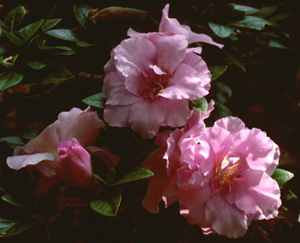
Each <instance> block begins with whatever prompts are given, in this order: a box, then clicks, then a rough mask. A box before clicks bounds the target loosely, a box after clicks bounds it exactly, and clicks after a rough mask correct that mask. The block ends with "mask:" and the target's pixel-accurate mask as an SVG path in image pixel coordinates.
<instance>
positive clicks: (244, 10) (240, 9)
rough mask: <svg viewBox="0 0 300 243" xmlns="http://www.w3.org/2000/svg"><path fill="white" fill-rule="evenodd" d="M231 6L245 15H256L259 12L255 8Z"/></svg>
mask: <svg viewBox="0 0 300 243" xmlns="http://www.w3.org/2000/svg"><path fill="white" fill-rule="evenodd" d="M233 6H234V9H235V10H238V11H243V12H245V13H246V14H253V13H257V12H258V11H259V10H258V9H257V8H252V7H248V6H245V5H239V4H233Z"/></svg>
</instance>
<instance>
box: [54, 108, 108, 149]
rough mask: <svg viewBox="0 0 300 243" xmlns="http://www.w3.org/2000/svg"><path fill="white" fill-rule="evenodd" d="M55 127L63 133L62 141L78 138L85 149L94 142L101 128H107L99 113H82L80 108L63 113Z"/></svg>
mask: <svg viewBox="0 0 300 243" xmlns="http://www.w3.org/2000/svg"><path fill="white" fill-rule="evenodd" d="M55 125H56V127H57V129H59V130H60V132H61V140H70V139H72V138H76V139H77V140H78V141H79V143H80V144H81V145H82V146H83V147H86V146H88V145H90V144H91V143H92V142H94V141H95V139H96V138H97V137H98V135H99V133H100V128H104V127H105V125H104V123H103V121H102V120H100V119H99V116H98V114H97V112H92V111H87V110H86V111H82V110H80V109H78V108H73V109H71V110H70V111H69V112H61V113H60V114H59V116H58V120H57V121H56V122H55Z"/></svg>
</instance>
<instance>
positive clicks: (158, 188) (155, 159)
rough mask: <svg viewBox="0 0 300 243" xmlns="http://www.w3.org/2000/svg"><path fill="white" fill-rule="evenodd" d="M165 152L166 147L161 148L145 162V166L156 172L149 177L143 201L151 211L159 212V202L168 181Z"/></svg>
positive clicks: (144, 205)
mask: <svg viewBox="0 0 300 243" xmlns="http://www.w3.org/2000/svg"><path fill="white" fill-rule="evenodd" d="M163 153H164V148H161V149H160V150H158V151H157V152H156V153H155V154H153V155H152V156H151V157H150V158H149V159H148V160H147V161H146V162H145V163H144V164H143V167H145V168H147V169H149V170H151V171H152V172H153V173H154V176H152V177H150V178H148V180H149V185H148V188H147V194H146V196H145V198H144V199H143V201H142V205H143V207H144V208H145V209H146V210H147V211H148V212H150V213H158V212H159V203H160V201H161V200H162V196H163V190H164V186H165V184H166V181H167V173H166V161H165V160H164V159H163Z"/></svg>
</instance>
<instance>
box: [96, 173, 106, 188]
mask: <svg viewBox="0 0 300 243" xmlns="http://www.w3.org/2000/svg"><path fill="white" fill-rule="evenodd" d="M93 176H94V177H95V178H96V179H98V180H99V181H101V182H102V183H104V184H105V185H107V186H108V184H107V182H106V181H105V180H104V179H103V178H101V177H100V176H99V175H97V174H93Z"/></svg>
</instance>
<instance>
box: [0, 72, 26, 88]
mask: <svg viewBox="0 0 300 243" xmlns="http://www.w3.org/2000/svg"><path fill="white" fill-rule="evenodd" d="M23 76H24V75H23V74H22V73H1V74H0V90H5V89H7V88H10V87H11V86H14V85H16V84H18V83H20V82H21V81H22V79H23Z"/></svg>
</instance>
